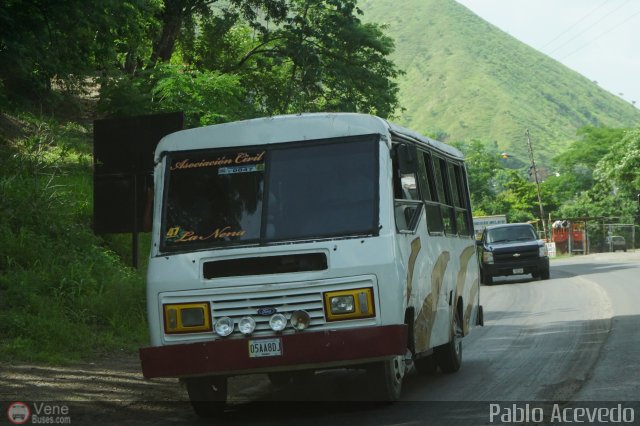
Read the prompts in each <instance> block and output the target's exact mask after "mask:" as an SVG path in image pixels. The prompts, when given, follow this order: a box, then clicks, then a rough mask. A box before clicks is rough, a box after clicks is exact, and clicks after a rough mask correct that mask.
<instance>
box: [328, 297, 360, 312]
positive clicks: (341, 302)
mask: <svg viewBox="0 0 640 426" xmlns="http://www.w3.org/2000/svg"><path fill="white" fill-rule="evenodd" d="M330 302H331V313H332V314H333V315H340V314H349V313H351V312H353V311H355V309H356V301H355V298H354V297H353V295H352V294H344V295H341V296H333V297H332V298H331V299H330Z"/></svg>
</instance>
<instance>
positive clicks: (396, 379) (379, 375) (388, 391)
mask: <svg viewBox="0 0 640 426" xmlns="http://www.w3.org/2000/svg"><path fill="white" fill-rule="evenodd" d="M405 371H406V364H405V360H404V356H395V357H393V358H392V359H389V360H386V361H380V362H376V363H374V364H372V365H371V366H370V367H369V368H368V372H367V373H368V375H369V377H370V381H371V389H372V391H373V398H374V400H375V401H384V402H393V401H397V400H398V399H399V398H400V392H401V391H402V379H403V378H404V374H405Z"/></svg>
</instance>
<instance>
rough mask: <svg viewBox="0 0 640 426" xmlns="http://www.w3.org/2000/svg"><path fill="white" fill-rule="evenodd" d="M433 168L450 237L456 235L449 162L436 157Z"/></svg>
mask: <svg viewBox="0 0 640 426" xmlns="http://www.w3.org/2000/svg"><path fill="white" fill-rule="evenodd" d="M433 166H434V172H435V173H434V174H435V177H436V186H437V190H438V201H439V202H440V209H441V211H442V221H443V223H444V232H445V233H446V234H448V235H452V234H455V233H456V229H455V213H454V209H453V203H452V201H451V188H450V186H449V177H448V173H447V162H446V161H445V160H444V159H442V158H438V157H435V158H433Z"/></svg>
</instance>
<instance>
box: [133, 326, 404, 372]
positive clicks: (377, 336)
mask: <svg viewBox="0 0 640 426" xmlns="http://www.w3.org/2000/svg"><path fill="white" fill-rule="evenodd" d="M280 338H281V339H282V355H280V356H273V357H262V358H250V357H249V347H248V340H249V339H218V340H212V341H210V342H200V343H187V344H178V345H168V346H154V347H148V348H141V349H140V360H141V362H142V373H143V375H144V377H146V378H152V377H188V376H200V375H207V374H212V375H213V374H218V375H219V374H226V373H229V374H250V373H252V372H253V371H261V370H262V371H266V370H268V369H271V368H273V369H277V368H279V367H280V368H282V367H288V366H291V367H293V368H294V369H295V368H296V367H301V366H305V365H309V366H315V367H318V368H321V367H322V366H323V365H325V366H338V365H340V363H344V365H348V364H353V363H354V362H356V361H358V360H363V361H366V360H370V359H375V358H384V357H388V356H392V355H404V354H405V352H406V350H407V326H406V325H388V326H382V327H365V328H351V329H345V330H324V331H316V332H300V333H295V334H287V335H282V336H280ZM257 339H259V338H257V337H256V338H252V340H257Z"/></svg>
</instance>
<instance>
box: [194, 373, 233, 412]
mask: <svg viewBox="0 0 640 426" xmlns="http://www.w3.org/2000/svg"><path fill="white" fill-rule="evenodd" d="M185 384H186V386H187V393H188V394H189V401H191V406H192V407H193V411H195V413H196V414H197V415H198V416H199V417H205V418H211V417H216V416H218V415H220V414H222V413H223V412H224V407H225V403H226V402H227V378H226V377H195V378H191V379H185Z"/></svg>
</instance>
